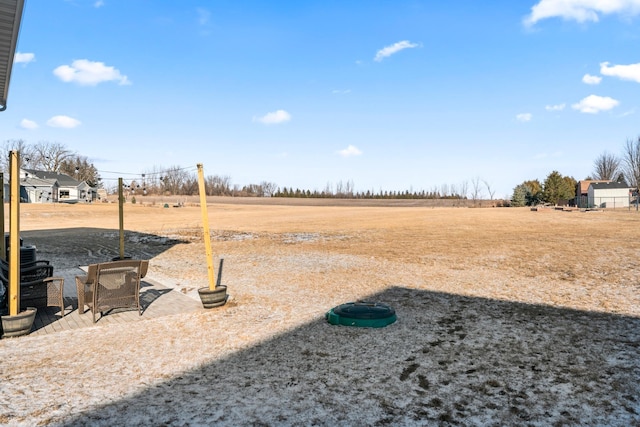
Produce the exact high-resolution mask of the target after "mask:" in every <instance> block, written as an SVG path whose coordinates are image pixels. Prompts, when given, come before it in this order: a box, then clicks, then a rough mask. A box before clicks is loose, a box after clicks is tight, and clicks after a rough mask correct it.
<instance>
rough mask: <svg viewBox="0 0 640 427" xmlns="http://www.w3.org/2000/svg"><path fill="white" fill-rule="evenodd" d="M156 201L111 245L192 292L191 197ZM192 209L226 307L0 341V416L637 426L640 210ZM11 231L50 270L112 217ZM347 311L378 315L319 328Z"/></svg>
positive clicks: (106, 242) (57, 220)
mask: <svg viewBox="0 0 640 427" xmlns="http://www.w3.org/2000/svg"><path fill="white" fill-rule="evenodd" d="M166 203H167V205H168V207H164V204H165V202H164V201H163V200H157V201H156V202H155V203H153V204H150V203H145V204H139V203H138V204H135V205H133V204H130V203H128V204H126V205H125V211H124V228H125V229H126V235H125V237H126V239H125V251H126V253H127V254H129V255H131V256H133V257H135V258H138V257H141V258H145V259H150V270H149V271H150V273H149V274H153V275H154V277H155V278H157V279H158V280H159V281H160V282H161V283H162V284H164V285H165V286H167V287H170V288H173V289H174V290H175V291H176V292H182V293H185V294H187V295H189V296H192V297H193V298H198V297H197V291H196V290H197V288H198V287H201V286H206V285H207V268H206V257H205V250H204V244H203V236H202V220H201V213H200V207H199V206H197V205H195V204H192V203H186V204H185V206H183V207H179V208H178V207H173V203H172V202H166ZM279 203H281V204H279ZM208 212H209V218H210V227H211V234H212V246H213V252H214V256H215V257H216V258H218V257H223V258H224V260H225V263H224V271H223V278H222V281H223V284H225V285H227V286H228V292H229V294H230V295H231V300H230V301H229V303H227V305H225V306H224V307H220V308H216V309H211V310H204V309H203V310H202V311H201V312H197V313H195V314H194V313H191V314H178V315H173V316H166V317H162V318H154V319H149V320H145V321H140V322H135V323H134V324H109V325H101V324H100V322H98V323H97V324H96V326H95V327H90V328H84V329H78V330H71V331H63V332H59V333H55V334H48V335H43V336H25V337H20V338H15V339H3V340H0V378H2V379H1V382H0V424H1V425H29V426H32V425H92V426H93V425H125V424H127V425H171V426H174V425H175V426H183V425H228V426H236V425H272V426H281V425H284V426H289V425H295V426H308V425H354V426H361V425H459V426H476V425H496V426H502V425H523V426H525V425H531V426H549V425H553V426H567V425H598V426H604V425H606V426H633V425H640V384H639V382H638V378H640V275H639V274H638V260H639V258H640V212H636V211H635V210H618V211H589V212H584V211H570V212H569V211H562V210H554V209H552V208H547V209H543V210H539V211H531V210H530V209H528V208H526V209H525V208H462V207H458V208H454V207H449V208H439V207H436V208H433V207H428V206H421V205H410V203H409V202H408V203H400V202H396V203H394V204H393V205H391V204H385V203H370V204H366V203H360V204H356V203H349V202H347V201H340V202H332V201H307V202H304V201H300V200H294V201H286V200H283V201H274V200H266V199H263V200H260V199H252V200H246V199H242V200H241V199H227V198H220V199H211V200H210V202H209V206H208ZM7 224H8V222H7ZM7 227H8V225H7ZM21 230H22V236H23V238H24V239H25V242H29V241H34V242H36V246H37V247H38V256H39V257H41V258H46V259H49V260H51V261H52V263H53V264H54V266H56V268H59V269H64V268H73V267H77V266H81V265H87V264H89V263H94V262H100V261H104V260H106V259H108V258H109V257H111V256H113V255H115V254H117V248H118V233H117V231H118V207H117V205H116V204H115V203H102V204H92V205H79V204H78V205H61V204H58V205H44V204H43V205H37V204H23V205H22V206H21ZM358 300H364V301H374V302H381V303H385V304H389V305H391V306H392V307H393V308H394V309H395V310H396V313H397V316H398V320H397V321H396V322H395V323H393V324H391V325H389V326H387V327H384V328H377V329H376V328H355V327H346V326H333V325H330V324H328V323H327V322H326V320H325V318H324V315H325V313H326V312H327V311H328V310H329V309H331V308H332V307H335V306H337V305H339V304H342V303H345V302H350V301H358Z"/></svg>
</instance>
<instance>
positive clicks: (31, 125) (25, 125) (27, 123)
mask: <svg viewBox="0 0 640 427" xmlns="http://www.w3.org/2000/svg"><path fill="white" fill-rule="evenodd" d="M20 127H21V128H22V129H37V128H38V124H37V123H36V122H34V121H33V120H29V119H22V120H21V121H20Z"/></svg>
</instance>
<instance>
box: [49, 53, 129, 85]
mask: <svg viewBox="0 0 640 427" xmlns="http://www.w3.org/2000/svg"><path fill="white" fill-rule="evenodd" d="M53 74H55V75H56V76H57V77H58V78H59V79H60V80H62V81H63V82H67V83H69V82H75V83H78V84H79V85H82V86H95V85H97V84H98V83H102V82H111V81H115V82H118V84H119V85H128V84H131V82H130V81H129V79H128V78H127V76H123V75H122V74H120V71H119V70H118V69H116V68H114V67H111V66H108V65H105V64H104V62H96V61H89V60H88V59H76V60H75V61H73V62H72V63H71V65H61V66H59V67H58V68H56V69H55V70H53Z"/></svg>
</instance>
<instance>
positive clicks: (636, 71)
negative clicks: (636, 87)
mask: <svg viewBox="0 0 640 427" xmlns="http://www.w3.org/2000/svg"><path fill="white" fill-rule="evenodd" d="M600 73H601V74H602V75H603V76H610V77H617V78H619V79H622V80H631V81H634V82H636V83H640V63H638V64H629V65H613V66H611V67H610V66H609V63H608V62H603V63H601V64H600Z"/></svg>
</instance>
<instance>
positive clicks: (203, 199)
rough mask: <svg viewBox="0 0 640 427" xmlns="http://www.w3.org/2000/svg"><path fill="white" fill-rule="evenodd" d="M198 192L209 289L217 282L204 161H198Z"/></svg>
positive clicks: (214, 286) (212, 288) (213, 287)
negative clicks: (214, 271) (203, 167)
mask: <svg viewBox="0 0 640 427" xmlns="http://www.w3.org/2000/svg"><path fill="white" fill-rule="evenodd" d="M198 192H199V193H200V211H201V213H202V229H203V230H202V237H203V239H204V249H205V252H206V254H207V274H208V276H209V289H211V290H214V289H215V288H216V284H215V281H214V274H213V251H212V250H211V234H210V233H209V215H208V214H207V192H206V190H205V187H204V170H203V169H202V163H198Z"/></svg>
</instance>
